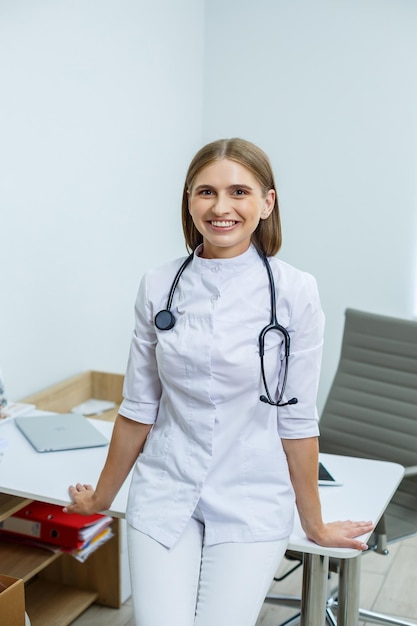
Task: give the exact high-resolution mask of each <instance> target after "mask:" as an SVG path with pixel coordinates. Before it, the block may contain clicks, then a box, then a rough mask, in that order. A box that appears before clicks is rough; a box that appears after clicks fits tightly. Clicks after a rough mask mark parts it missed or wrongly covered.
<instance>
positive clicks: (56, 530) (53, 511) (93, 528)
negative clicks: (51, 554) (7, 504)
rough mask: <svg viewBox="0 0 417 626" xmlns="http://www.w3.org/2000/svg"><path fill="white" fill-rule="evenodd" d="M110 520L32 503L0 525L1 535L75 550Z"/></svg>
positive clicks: (110, 519) (54, 505)
mask: <svg viewBox="0 0 417 626" xmlns="http://www.w3.org/2000/svg"><path fill="white" fill-rule="evenodd" d="M112 521H113V519H112V518H111V517H109V516H107V515H101V514H99V513H97V514H95V515H87V516H85V515H78V514H69V513H64V512H63V510H62V506H58V505H56V504H47V503H45V502H36V501H35V502H32V503H31V504H29V505H28V506H25V507H24V508H23V509H20V511H17V513H14V515H12V516H11V517H9V518H7V519H5V520H4V521H3V522H0V530H1V532H2V533H5V534H9V535H14V536H15V537H16V536H21V537H26V538H31V539H36V540H37V541H41V542H45V543H52V544H54V545H57V546H60V547H62V548H70V549H79V548H82V547H83V546H84V545H85V544H86V543H88V542H89V541H91V539H93V538H94V537H95V536H96V535H97V534H99V533H100V532H101V531H102V530H103V529H104V528H106V526H108V525H109V524H110V523H111V522H112Z"/></svg>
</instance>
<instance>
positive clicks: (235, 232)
mask: <svg viewBox="0 0 417 626" xmlns="http://www.w3.org/2000/svg"><path fill="white" fill-rule="evenodd" d="M274 202H275V191H274V190H273V189H270V190H269V191H268V193H267V195H266V196H264V194H263V192H262V189H261V187H260V185H259V183H258V181H257V180H256V178H255V177H254V175H253V174H252V172H250V171H249V170H248V169H247V168H246V167H244V166H243V165H241V164H240V163H237V162H236V161H230V160H229V159H221V160H219V161H214V162H213V163H210V165H207V166H206V167H204V168H203V169H201V170H200V172H199V173H198V174H197V176H196V177H195V180H194V182H193V185H192V187H191V188H190V189H189V190H188V210H189V212H190V215H191V217H192V220H193V222H194V225H195V227H196V229H197V230H198V231H199V233H201V235H202V236H203V252H202V254H201V256H202V257H204V258H208V259H215V258H230V257H234V256H238V255H239V254H243V252H246V250H247V249H248V248H249V245H250V242H251V235H252V233H253V232H254V230H255V229H256V227H257V226H258V223H259V220H260V219H266V218H267V217H269V215H270V214H271V211H272V210H273V208H274Z"/></svg>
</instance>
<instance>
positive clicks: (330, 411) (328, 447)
mask: <svg viewBox="0 0 417 626" xmlns="http://www.w3.org/2000/svg"><path fill="white" fill-rule="evenodd" d="M320 450H321V451H322V452H327V453H330V454H341V455H345V456H356V457H362V458H370V459H379V460H383V461H391V462H394V463H400V464H401V465H403V466H404V467H405V468H406V469H405V477H404V479H403V480H402V482H401V483H400V485H399V487H398V489H397V491H396V492H395V494H394V496H393V498H392V500H391V501H390V503H389V505H388V507H387V509H386V511H385V513H384V516H383V517H382V518H381V520H380V522H379V523H378V524H377V526H376V528H375V531H374V533H373V535H372V536H371V538H370V540H369V542H368V543H369V546H370V548H371V549H372V550H374V551H376V552H378V553H380V554H387V553H388V545H389V544H390V543H392V542H395V541H401V540H403V539H406V538H409V537H411V536H413V535H416V534H417V321H410V320H404V319H397V318H393V317H386V316H382V315H376V314H372V313H364V312H361V311H356V310H353V309H347V310H346V314H345V328H344V334H343V341H342V349H341V355H340V360H339V365H338V368H337V372H336V375H335V378H334V380H333V383H332V386H331V389H330V392H329V395H328V397H327V401H326V404H325V407H324V410H323V413H322V416H321V419H320ZM365 555H366V552H365V553H364V556H365ZM288 556H289V557H290V558H293V559H294V558H295V559H296V558H299V559H300V560H301V558H302V555H300V554H297V553H288ZM329 568H330V571H332V572H337V571H338V560H337V559H330V564H329ZM265 602H267V603H270V604H279V605H284V606H297V598H290V597H286V596H278V595H270V596H267V598H266V599H265ZM335 608H337V589H336V590H334V591H333V592H332V593H330V595H329V597H328V607H327V611H326V621H327V622H328V623H330V624H333V625H334V624H336V618H335V617H334V613H333V610H334V609H335ZM359 620H360V621H366V622H367V623H377V624H393V625H396V626H410V625H411V626H414V624H411V623H410V622H407V621H404V620H402V619H399V618H395V617H390V616H388V615H383V614H381V613H375V612H373V611H366V610H364V609H359ZM298 621H299V619H298V616H295V617H294V618H291V619H290V620H288V621H287V622H286V624H287V625H289V624H296V623H298Z"/></svg>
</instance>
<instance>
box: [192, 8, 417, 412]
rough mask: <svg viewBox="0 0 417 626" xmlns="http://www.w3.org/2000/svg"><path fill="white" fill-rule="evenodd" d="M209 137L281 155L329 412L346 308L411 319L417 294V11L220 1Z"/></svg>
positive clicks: (208, 96) (210, 43)
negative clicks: (322, 338)
mask: <svg viewBox="0 0 417 626" xmlns="http://www.w3.org/2000/svg"><path fill="white" fill-rule="evenodd" d="M207 8H208V11H207V15H206V41H207V48H206V49H207V53H206V56H205V63H206V64H205V72H204V76H205V85H206V90H205V98H204V120H203V126H204V140H205V141H208V140H211V139H214V138H218V137H222V136H243V137H245V138H247V139H249V140H252V141H254V142H255V143H258V144H259V145H260V146H261V147H263V148H264V149H265V150H266V152H267V153H268V154H269V155H270V157H271V160H272V163H273V165H274V169H275V170H276V174H277V179H278V188H279V195H280V204H281V211H282V218H283V227H284V245H283V248H282V252H281V253H280V256H281V257H282V258H284V259H285V260H287V261H289V262H290V263H293V264H294V265H296V266H298V267H300V268H302V269H305V270H307V271H310V272H312V273H314V274H315V275H316V277H317V279H318V282H319V287H320V292H321V297H322V303H323V308H324V310H325V313H326V317H327V328H326V345H325V352H324V360H323V368H322V380H321V388H320V395H319V407H321V406H322V404H323V400H324V397H325V395H326V394H327V391H328V388H329V385H330V383H331V380H332V378H333V374H334V371H335V368H336V365H337V360H338V356H339V348H340V342H341V333H342V328H343V323H344V319H343V315H344V310H345V308H346V307H355V308H359V309H362V310H366V311H372V312H376V313H381V314H386V315H394V316H398V317H411V316H412V311H413V291H414V290H415V285H416V259H417V254H416V242H417V219H416V213H417V208H416V174H417V132H416V128H417V72H416V67H417V37H416V33H417V2H414V1H411V0H315V1H314V2H311V0H292V1H291V2H288V1H287V0H257V1H256V2H255V1H254V0H228V2H223V0H210V2H209V3H207Z"/></svg>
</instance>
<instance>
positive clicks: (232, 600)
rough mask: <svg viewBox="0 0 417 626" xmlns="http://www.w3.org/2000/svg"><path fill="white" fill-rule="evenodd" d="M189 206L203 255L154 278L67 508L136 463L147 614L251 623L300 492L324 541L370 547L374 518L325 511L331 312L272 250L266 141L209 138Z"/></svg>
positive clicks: (106, 503)
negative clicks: (326, 348)
mask: <svg viewBox="0 0 417 626" xmlns="http://www.w3.org/2000/svg"><path fill="white" fill-rule="evenodd" d="M182 220H183V230H184V235H185V241H186V244H187V247H188V249H189V250H191V252H192V254H191V255H190V257H189V258H188V263H187V264H186V265H185V266H184V265H183V266H182V264H183V261H184V259H179V260H175V261H173V262H171V263H168V264H166V265H164V266H163V267H159V268H157V269H155V270H152V271H150V272H148V273H147V274H146V275H145V276H144V278H143V279H142V282H141V285H140V288H139V294H138V298H137V301H136V327H135V333H134V336H133V339H132V344H131V351H130V356H129V363H128V367H127V374H126V378H125V385H124V400H123V403H122V405H121V407H120V414H119V415H118V417H117V419H116V423H115V427H114V432H113V437H112V440H111V444H110V448H109V453H108V458H107V461H106V464H105V467H104V468H103V471H102V473H101V476H100V479H99V482H98V484H97V487H96V489H95V490H94V489H93V487H92V486H90V485H81V484H77V485H76V486H71V487H70V490H69V491H70V495H71V498H72V501H73V504H71V505H69V506H68V507H67V511H68V512H77V513H84V514H90V513H93V512H96V511H100V510H105V509H108V508H110V506H111V502H112V500H113V499H114V497H115V495H116V493H117V491H118V489H119V488H120V486H121V484H122V483H123V481H124V480H125V478H126V476H127V475H128V473H129V471H130V470H131V468H132V467H133V466H135V467H134V472H133V479H132V484H131V488H130V493H129V500H128V509H127V512H126V519H127V523H128V542H129V560H130V567H131V578H132V592H133V600H134V611H135V617H136V622H137V625H138V626H159V625H160V624H165V623H170V624H175V625H177V626H213V625H216V626H234V625H235V624H236V625H237V624H239V625H240V626H253V625H254V624H255V622H256V620H257V616H258V614H259V611H260V608H261V606H262V602H263V599H264V597H265V595H266V593H267V591H268V587H269V585H270V583H271V580H272V578H273V576H274V574H275V572H276V569H277V568H278V565H279V562H280V560H281V559H282V557H283V555H284V553H285V550H286V547H287V543H288V537H289V535H290V533H291V530H292V525H293V513H294V502H296V505H297V508H298V511H299V515H300V518H301V522H302V525H303V528H304V530H305V532H306V535H307V536H308V537H309V538H310V539H311V540H313V541H315V542H317V543H320V544H322V545H332V546H343V547H351V548H356V549H360V550H365V549H366V544H364V543H363V541H361V540H360V539H357V538H355V537H358V536H359V535H361V534H363V533H366V532H368V531H370V530H371V528H372V524H371V523H370V522H350V521H349V522H333V523H330V524H325V523H323V520H322V516H321V510H320V502H319V495H318V482H317V476H318V423H317V412H316V408H315V403H316V392H317V385H318V380H319V370H320V360H321V352H322V342H323V323H324V320H323V313H322V311H321V307H320V302H319V296H318V292H317V287H316V282H315V280H314V278H313V277H312V276H311V275H309V274H307V273H305V272H301V271H299V270H297V269H295V268H293V267H291V266H290V265H288V264H286V263H284V262H282V261H280V260H278V259H277V258H275V257H274V255H275V254H276V253H277V252H278V250H279V248H280V245H281V227H280V216H279V209H278V200H277V193H276V187H275V182H274V177H273V173H272V170H271V166H270V163H269V160H268V158H267V156H266V155H265V154H264V152H263V151H262V150H260V149H259V148H258V147H256V146H255V145H253V144H251V143H249V142H247V141H244V140H242V139H231V140H220V141H216V142H214V143H211V144H208V145H207V146H205V147H203V148H202V149H201V150H200V151H199V152H198V153H197V155H196V156H195V157H194V159H193V161H192V162H191V164H190V167H189V170H188V173H187V177H186V181H185V186H184V194H183V206H182ZM180 266H182V270H181V271H180V272H178V271H179V268H180ZM171 285H172V287H171V291H170V286H171ZM275 299H276V303H274V300H275ZM274 308H276V311H274ZM261 331H262V332H261ZM260 332H261V339H259V337H260ZM288 352H289V355H288ZM260 356H261V359H260Z"/></svg>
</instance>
